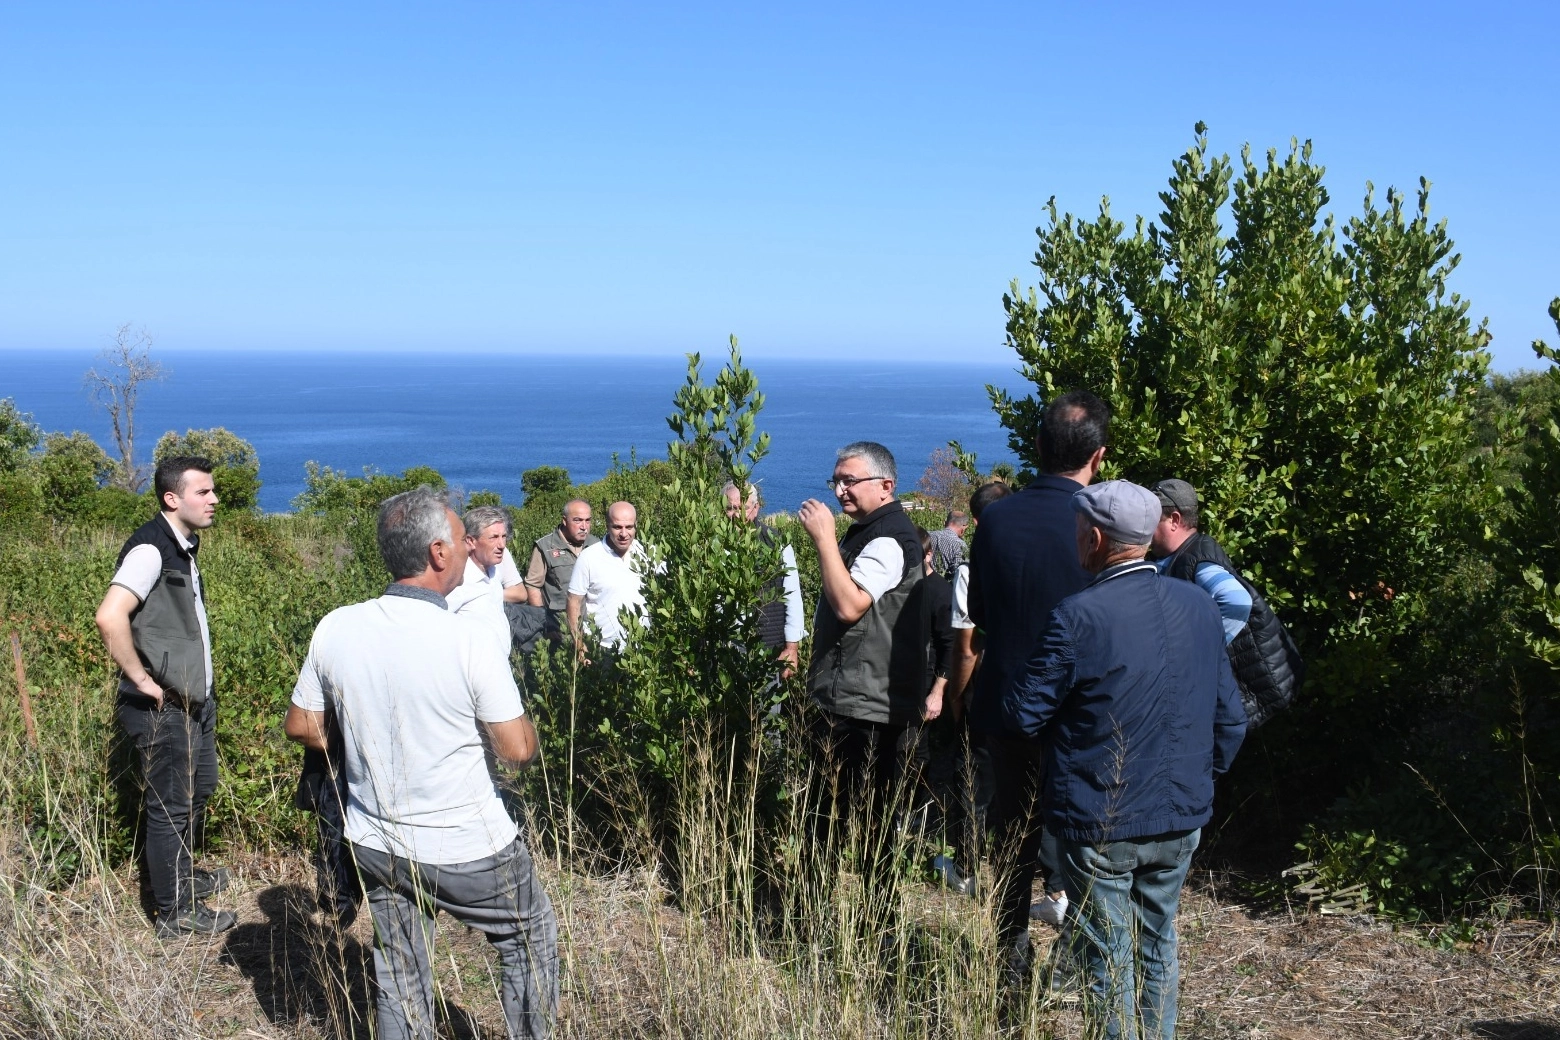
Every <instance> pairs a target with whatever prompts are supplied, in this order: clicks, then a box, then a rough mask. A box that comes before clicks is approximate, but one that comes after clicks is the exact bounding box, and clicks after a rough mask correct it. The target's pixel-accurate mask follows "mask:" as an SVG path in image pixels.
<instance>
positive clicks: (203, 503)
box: [97, 456, 237, 939]
mask: <svg viewBox="0 0 1560 1040" xmlns="http://www.w3.org/2000/svg"><path fill="white" fill-rule="evenodd" d="M153 487H154V489H155V490H156V493H157V501H158V503H159V504H160V505H161V506H162V510H161V512H160V513H159V514H158V515H157V516H155V517H153V518H152V519H151V520H150V521H148V522H147V523H145V524H143V525H142V526H141V527H140V528H139V529H137V530H136V532H135V533H134V534H132V535H131V536H130V538H129V540H128V541H126V542H125V545H124V548H123V549H121V550H120V552H119V566H118V570H117V571H115V573H114V577H113V583H112V584H111V585H110V586H109V589H108V594H107V595H106V596H104V597H103V602H102V604H101V605H100V606H99V607H98V611H97V626H98V631H99V632H100V633H102V636H103V642H104V644H105V645H106V646H107V647H108V653H109V656H110V657H112V658H113V659H114V663H115V664H117V665H118V666H119V700H118V705H117V707H116V709H115V714H116V716H117V717H118V720H119V725H120V726H121V727H122V728H123V729H124V731H125V734H126V735H127V736H128V737H129V738H130V739H131V741H133V742H134V744H135V748H136V751H137V753H138V755H139V758H140V763H141V773H142V776H143V778H144V781H145V785H146V798H145V813H146V835H145V842H146V872H147V876H148V880H149V881H150V882H151V887H152V894H153V896H154V898H155V900H156V903H157V916H156V921H155V925H156V929H157V935H158V936H159V937H160V938H164V939H168V938H174V937H177V936H179V935H181V934H184V933H189V932H194V933H201V934H208V935H210V934H215V933H218V932H223V931H226V930H227V929H229V928H231V927H233V925H234V924H236V923H237V918H236V917H234V915H233V914H232V913H230V912H229V911H226V910H213V909H212V908H211V907H209V906H207V905H206V903H205V899H207V898H208V897H210V896H213V895H215V894H216V893H218V892H220V891H222V890H223V889H224V888H226V887H227V883H228V873H227V871H226V870H222V869H218V870H216V871H214V872H207V871H198V870H196V869H195V868H194V858H193V856H194V850H195V847H196V846H197V845H198V844H199V843H200V840H201V836H202V830H203V827H204V823H205V815H206V800H207V799H208V798H210V797H211V793H212V792H213V791H214V790H216V786H217V741H216V727H217V705H216V701H215V700H214V699H213V697H212V674H211V634H210V630H209V629H208V628H207V625H206V597H205V593H204V590H203V589H202V586H201V580H200V568H199V566H198V565H197V564H196V562H195V556H196V553H197V552H198V551H199V549H200V535H199V534H197V533H196V532H198V531H202V530H205V529H206V528H208V527H210V526H211V525H212V522H213V521H214V519H215V517H216V509H217V492H216V488H215V486H214V484H213V483H212V479H211V463H210V462H209V461H207V460H206V459H203V458H198V457H194V456H177V457H174V458H171V459H165V460H164V461H163V462H161V463H160V464H159V465H158V466H157V472H156V474H155V476H154V477H153Z"/></svg>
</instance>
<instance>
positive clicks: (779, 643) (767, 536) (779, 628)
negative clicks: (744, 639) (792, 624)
mask: <svg viewBox="0 0 1560 1040" xmlns="http://www.w3.org/2000/svg"><path fill="white" fill-rule="evenodd" d="M757 526H758V537H759V538H760V539H761V540H762V541H763V543H764V544H765V545H766V546H768V547H769V548H771V549H774V550H775V551H776V553H778V552H779V551H780V549H781V548H783V546H784V544H785V543H784V542H782V541H781V539H780V532H778V531H776V530H775V529H774V528H773V527H771V526H770V525H769V524H766V523H764V522H763V521H762V520H760V521H759V522H758V524H757ZM758 636H759V638H760V639H761V640H763V642H764V645H765V646H767V647H769V649H771V650H780V649H782V648H783V647H784V646H785V569H784V568H783V567H782V568H781V570H780V573H779V574H777V575H775V577H774V578H773V579H771V580H770V581H768V582H766V583H765V585H764V592H763V599H762V600H761V601H760V603H759V607H758Z"/></svg>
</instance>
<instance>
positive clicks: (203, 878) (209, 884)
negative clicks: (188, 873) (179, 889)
mask: <svg viewBox="0 0 1560 1040" xmlns="http://www.w3.org/2000/svg"><path fill="white" fill-rule="evenodd" d="M232 883H233V875H232V874H230V873H228V868H227V867H218V868H217V869H216V870H201V869H200V868H199V867H197V868H196V869H195V877H194V879H193V883H192V884H191V885H190V888H191V889H192V890H193V891H194V893H195V898H196V899H210V898H211V897H212V896H214V895H216V894H217V893H219V892H226V891H227V888H228V886H229V885H231V884H232Z"/></svg>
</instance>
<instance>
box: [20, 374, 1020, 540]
mask: <svg viewBox="0 0 1560 1040" xmlns="http://www.w3.org/2000/svg"><path fill="white" fill-rule="evenodd" d="M153 356H154V357H155V358H156V360H158V361H160V362H161V363H162V365H163V367H164V369H165V370H166V372H167V378H166V379H165V380H164V381H163V382H160V383H152V384H147V385H146V386H145V388H144V390H143V392H142V395H141V399H140V405H139V409H138V411H137V413H136V419H137V421H136V447H137V457H138V458H139V459H141V460H143V461H144V460H147V459H149V458H150V457H151V452H152V447H153V446H154V445H155V444H156V443H157V438H158V437H159V436H161V435H162V434H163V433H164V432H165V431H167V430H178V431H181V432H182V431H183V430H186V429H190V428H207V427H213V426H223V427H226V428H227V429H229V430H231V431H233V432H234V433H236V434H238V435H239V436H240V437H243V438H244V439H245V440H247V441H249V442H250V443H251V444H253V445H254V446H255V450H256V451H257V452H258V453H259V456H260V478H261V480H262V482H263V485H262V487H261V491H260V504H261V506H262V508H264V509H265V510H267V511H270V512H279V511H284V510H287V509H290V508H291V504H292V500H293V498H294V497H295V496H296V495H297V494H298V493H299V492H300V491H302V490H303V481H304V463H305V461H308V460H313V461H315V462H319V463H321V464H323V465H326V466H330V467H332V468H334V469H338V470H344V471H346V472H347V473H348V474H349V475H353V476H356V475H359V474H361V473H362V472H363V470H364V468H365V467H373V468H375V469H378V470H381V471H384V472H390V473H393V472H399V471H401V470H404V469H406V468H407V467H409V466H416V465H428V466H432V467H433V468H435V469H437V470H438V471H439V472H440V473H442V474H443V475H444V477H445V479H446V480H448V481H449V482H450V484H451V485H452V486H454V487H457V488H460V489H463V490H465V491H477V490H483V489H486V490H491V491H497V492H499V493H500V494H501V495H503V497H504V499H505V500H506V501H509V502H519V501H520V500H521V498H522V495H521V493H520V474H521V472H522V471H524V470H527V469H530V468H532V467H534V466H542V465H549V466H562V467H564V468H565V469H567V470H568V471H569V475H570V477H572V478H573V479H574V480H575V481H576V482H581V483H583V482H586V481H591V480H596V479H598V478H600V477H601V476H602V475H604V474H605V473H606V472H607V471H608V470H609V469H610V468H611V465H612V458H613V455H614V453H616V454H617V455H618V456H619V457H621V458H622V459H623V460H625V461H627V460H628V459H629V457H630V454H631V453H637V455H638V457H639V458H640V459H647V458H664V457H665V456H666V444H667V442H668V441H669V440H671V439H672V434H671V431H670V430H669V429H668V428H667V425H666V416H667V415H669V414H670V413H671V411H672V395H673V394H674V393H675V392H676V391H677V389H678V387H680V386H681V385H682V384H683V380H684V376H685V374H686V370H687V362H686V360H685V359H684V358H682V357H681V356H678V357H654V358H648V357H610V356H583V357H579V356H571V357H564V356H547V355H505V354H469V355H463V354H459V353H432V352H430V353H426V354H420V353H381V354H373V353H363V352H326V351H308V352H303V351H297V352H284V351H265V352H230V351H220V352H219V351H211V352H190V351H177V352H175V351H163V352H158V353H154V355H153ZM95 360H96V359H95V357H94V355H93V354H92V353H90V352H85V351H83V352H79V353H77V352H69V351H25V350H11V351H3V352H0V398H5V397H9V398H13V399H14V400H15V401H16V405H17V407H18V408H20V409H21V410H22V411H24V412H30V413H32V415H33V419H34V421H35V422H37V423H38V424H39V425H41V426H42V427H43V428H44V429H45V430H64V431H70V430H84V431H86V432H87V433H89V434H91V435H92V437H93V438H94V439H96V440H97V441H98V443H99V444H102V445H104V447H105V448H110V452H111V453H112V449H111V444H112V438H111V436H110V433H109V424H108V418H107V416H106V415H105V414H104V413H103V412H102V411H101V410H99V409H97V408H95V407H94V406H93V405H92V403H91V401H90V400H89V398H88V397H87V394H86V392H85V390H84V388H83V384H82V376H83V374H84V373H85V372H86V370H87V369H88V368H89V367H91V366H92V365H93V364H94V363H95ZM722 360H724V358H723V357H722V358H719V359H717V358H711V357H708V356H706V359H705V365H704V379H705V382H707V383H710V382H713V381H714V378H715V375H716V373H717V372H718V371H719V367H720V361H722ZM747 364H748V366H749V367H750V368H751V369H752V370H753V372H754V373H755V374H756V375H757V376H758V381H759V389H760V390H762V391H763V393H764V395H765V398H766V401H765V407H764V410H763V411H762V412H761V413H760V414H759V417H758V428H759V429H760V430H763V431H767V432H768V433H769V435H770V451H769V455H768V456H767V457H766V458H765V459H764V460H763V461H762V462H760V463H759V465H758V468H757V470H756V471H755V474H754V475H755V479H756V480H757V481H758V482H759V484H760V485H761V486H762V487H763V489H764V497H765V500H766V508H768V509H771V510H788V511H790V510H795V509H796V507H797V506H798V505H799V504H800V503H801V502H802V501H803V500H804V499H806V498H809V497H820V498H825V499H826V500H827V499H828V496H827V494H826V492H825V490H824V486H823V483H824V481H825V480H826V479H827V478H828V477H829V475H830V473H831V472H832V469H833V465H834V450H835V449H836V448H838V447H839V446H841V445H843V444H846V443H848V442H850V441H853V440H876V441H881V442H882V443H883V444H886V445H887V446H888V447H889V449H890V450H891V451H893V453H894V455H895V458H896V460H897V461H898V464H899V479H900V485H901V487H902V488H903V489H904V490H912V489H914V487H915V484H916V482H917V480H918V479H919V478H920V475H921V473H922V471H923V470H924V469H925V468H926V465H927V462H928V460H929V458H930V456H931V454H932V452H933V451H934V450H935V449H937V448H939V447H942V446H943V445H945V444H946V443H947V442H948V441H949V440H955V439H956V440H959V441H960V442H962V444H963V445H964V448H965V450H967V451H973V452H975V453H976V455H977V457H978V459H979V461H980V464H981V466H982V467H983V468H987V469H989V468H990V467H991V465H992V464H994V463H996V462H999V461H1008V462H1016V461H1017V460H1016V459H1015V457H1014V456H1013V454H1012V452H1011V451H1009V450H1008V446H1007V434H1006V431H1004V430H1003V429H1002V428H1001V427H1000V426H998V424H997V420H996V416H995V414H994V413H993V412H992V411H991V405H990V401H989V400H988V398H987V395H986V389H985V388H986V384H988V383H993V384H996V385H998V386H1001V387H1004V388H1006V389H1008V390H1009V391H1010V392H1013V393H1015V394H1024V393H1027V392H1028V390H1029V384H1028V383H1027V382H1026V381H1025V380H1023V379H1022V378H1021V377H1020V376H1019V375H1018V374H1017V372H1016V369H1015V367H1013V366H1001V365H976V364H969V365H962V364H946V363H919V362H896V361H855V362H846V361H820V360H816V359H809V360H788V361H762V362H755V361H752V360H751V359H748V360H747Z"/></svg>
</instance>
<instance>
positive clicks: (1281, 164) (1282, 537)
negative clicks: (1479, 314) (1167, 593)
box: [992, 124, 1489, 666]
mask: <svg viewBox="0 0 1560 1040" xmlns="http://www.w3.org/2000/svg"><path fill="white" fill-rule="evenodd" d="M1311 154H1312V153H1311V145H1310V143H1309V142H1307V143H1305V144H1304V145H1299V144H1296V143H1294V142H1291V146H1290V149H1289V152H1288V154H1287V155H1285V156H1283V157H1280V156H1279V155H1278V153H1277V152H1276V151H1271V150H1270V151H1269V152H1268V153H1267V155H1266V157H1265V159H1264V160H1263V161H1260V162H1259V161H1256V160H1254V159H1253V157H1252V153H1251V150H1250V148H1249V146H1248V147H1247V148H1246V149H1245V150H1244V151H1243V152H1242V155H1241V159H1240V162H1239V164H1238V165H1237V164H1235V163H1232V162H1231V160H1230V159H1229V157H1228V156H1225V155H1213V154H1211V153H1210V152H1209V149H1208V140H1207V136H1206V128H1205V127H1204V126H1202V124H1198V126H1197V139H1196V143H1195V144H1194V145H1193V147H1192V148H1191V149H1190V150H1188V151H1187V152H1186V153H1185V154H1184V155H1183V156H1181V157H1180V158H1179V159H1177V160H1175V162H1174V163H1173V164H1172V175H1171V178H1170V181H1169V184H1168V186H1167V188H1166V190H1165V191H1164V192H1162V193H1161V194H1160V199H1161V201H1162V202H1163V204H1164V210H1163V212H1162V213H1161V214H1160V216H1159V219H1158V221H1157V223H1155V222H1148V221H1145V220H1144V219H1143V218H1142V217H1139V218H1137V220H1136V222H1135V224H1134V227H1133V229H1132V231H1131V232H1130V233H1129V232H1128V230H1127V227H1126V225H1125V224H1123V223H1122V222H1120V221H1118V220H1116V219H1114V218H1113V217H1112V216H1111V213H1110V207H1109V201H1108V200H1105V201H1104V202H1102V203H1101V206H1100V211H1099V215H1098V216H1097V217H1096V218H1095V219H1094V220H1092V221H1090V220H1084V219H1082V218H1077V217H1074V216H1073V215H1072V214H1070V213H1069V214H1060V215H1059V214H1058V212H1057V208H1056V204H1055V200H1054V199H1053V200H1052V201H1051V203H1050V204H1049V205H1048V209H1047V212H1048V215H1049V223H1048V225H1047V226H1044V227H1041V228H1039V229H1037V234H1038V236H1039V246H1038V248H1037V250H1036V253H1035V260H1034V263H1035V267H1036V268H1037V269H1038V272H1039V277H1038V284H1037V286H1036V287H1035V288H1033V289H1030V290H1029V291H1028V292H1021V291H1020V290H1019V287H1018V283H1017V282H1015V283H1014V284H1013V286H1012V289H1011V291H1010V292H1009V293H1008V294H1007V295H1006V296H1005V297H1004V298H1003V302H1004V306H1005V307H1006V310H1007V318H1008V320H1007V336H1008V342H1009V344H1010V345H1011V346H1012V347H1013V349H1014V350H1015V351H1016V352H1017V353H1018V355H1019V357H1020V359H1021V360H1022V362H1023V372H1024V374H1025V376H1026V377H1027V378H1029V379H1030V380H1031V381H1032V382H1033V383H1034V384H1035V390H1036V392H1035V393H1034V394H1033V395H1032V396H1028V397H1025V398H1021V399H1015V398H1012V397H1010V396H1009V395H1007V394H1006V393H1004V392H1002V391H999V390H995V389H993V390H992V398H993V403H994V405H995V406H996V409H997V412H998V414H999V416H1000V417H1001V421H1002V423H1003V424H1004V425H1005V426H1006V427H1007V428H1008V429H1009V431H1010V432H1011V437H1010V442H1011V444H1012V447H1013V450H1014V451H1015V452H1017V453H1018V454H1019V456H1020V458H1021V459H1023V460H1024V461H1025V462H1026V463H1027V464H1028V465H1029V466H1031V467H1035V466H1037V465H1038V457H1037V451H1036V445H1035V433H1036V431H1037V429H1038V426H1037V424H1038V419H1039V415H1040V412H1041V408H1042V406H1043V404H1044V402H1045V401H1046V400H1047V399H1048V398H1050V397H1051V396H1052V395H1053V394H1056V393H1060V392H1064V391H1066V390H1069V389H1073V388H1084V389H1089V390H1092V391H1094V392H1095V393H1097V394H1099V395H1100V396H1101V397H1102V398H1104V399H1105V400H1107V401H1108V402H1109V403H1110V404H1111V405H1112V407H1113V408H1114V409H1115V417H1114V419H1113V420H1112V427H1111V440H1112V444H1111V451H1110V454H1109V455H1108V456H1107V460H1106V461H1107V464H1108V466H1109V468H1110V473H1111V475H1116V476H1125V477H1130V478H1133V479H1136V480H1139V481H1150V480H1153V479H1156V478H1160V477H1166V476H1178V477H1181V478H1183V479H1185V480H1188V481H1190V482H1191V483H1192V484H1194V485H1195V486H1196V487H1197V488H1198V490H1199V492H1200V493H1201V495H1202V497H1203V499H1204V502H1205V507H1204V508H1205V517H1206V527H1207V528H1208V529H1209V530H1210V533H1212V534H1213V535H1214V536H1215V537H1217V538H1219V540H1220V541H1221V542H1222V543H1223V544H1224V545H1225V546H1226V548H1227V549H1228V550H1229V552H1230V553H1231V555H1232V556H1234V558H1235V559H1236V561H1237V562H1239V563H1240V564H1241V565H1242V567H1243V568H1245V569H1246V570H1248V572H1250V573H1251V574H1252V575H1253V576H1254V577H1255V578H1256V580H1257V581H1258V582H1259V583H1260V584H1261V585H1262V586H1263V587H1264V588H1265V589H1266V590H1267V591H1268V593H1269V595H1270V597H1271V598H1272V599H1273V600H1274V601H1275V604H1276V605H1277V606H1279V607H1280V608H1287V609H1285V613H1286V616H1287V617H1289V618H1290V619H1291V621H1293V622H1295V623H1296V624H1298V626H1299V627H1300V628H1301V629H1302V630H1303V631H1304V632H1305V633H1306V634H1307V635H1308V639H1307V643H1308V645H1309V647H1310V648H1311V649H1312V650H1313V651H1314V650H1316V649H1317V648H1318V647H1319V646H1321V645H1323V644H1326V643H1328V642H1331V641H1335V640H1339V639H1350V640H1353V639H1361V638H1363V639H1366V640H1373V639H1374V638H1375V637H1376V636H1377V635H1379V634H1381V633H1382V626H1383V623H1385V626H1386V628H1387V629H1390V628H1391V623H1390V618H1391V616H1392V615H1393V613H1394V607H1393V601H1398V607H1399V608H1401V606H1402V601H1403V598H1404V597H1412V596H1413V595H1414V594H1415V592H1416V591H1417V590H1418V589H1419V588H1420V586H1421V581H1420V576H1421V574H1422V573H1423V571H1424V569H1425V568H1427V567H1429V566H1432V565H1433V563H1434V561H1435V560H1436V559H1437V558H1438V557H1439V556H1440V555H1441V552H1442V549H1443V548H1444V532H1445V530H1446V523H1445V520H1446V517H1445V514H1444V512H1443V506H1444V504H1445V503H1446V502H1447V501H1449V500H1452V499H1455V498H1458V497H1465V496H1466V494H1467V492H1468V488H1467V485H1466V477H1465V471H1464V467H1463V463H1464V461H1465V457H1466V454H1467V444H1468V424H1469V400H1470V398H1471V396H1472V395H1473V394H1474V393H1475V392H1476V390H1477V388H1478V387H1479V386H1480V385H1481V383H1482V380H1483V376H1484V372H1485V369H1486V367H1487V364H1488V356H1487V354H1486V353H1485V352H1484V350H1483V347H1484V345H1485V344H1486V342H1487V341H1488V339H1489V336H1488V333H1487V332H1486V331H1485V328H1484V326H1483V325H1480V326H1478V327H1477V328H1475V327H1474V326H1473V325H1472V323H1471V322H1470V320H1469V317H1468V305H1467V303H1466V302H1465V301H1463V300H1461V299H1460V298H1459V297H1458V296H1457V295H1456V294H1454V293H1450V292H1449V291H1448V289H1447V287H1446V280H1447V277H1448V276H1449V275H1450V274H1451V272H1452V271H1453V270H1454V269H1455V268H1456V266H1457V263H1458V259H1459V258H1458V256H1457V255H1456V254H1455V253H1454V252H1453V246H1452V241H1451V239H1450V237H1449V236H1448V234H1447V230H1446V223H1445V221H1440V222H1432V220H1431V218H1430V211H1429V185H1428V183H1426V182H1424V181H1421V182H1420V189H1419V193H1418V196H1417V200H1416V201H1414V202H1412V203H1411V202H1409V200H1407V199H1406V198H1405V197H1404V195H1403V194H1402V193H1401V192H1399V191H1397V190H1396V189H1392V190H1389V191H1388V192H1387V193H1386V204H1385V206H1378V204H1377V202H1376V198H1375V193H1374V191H1373V190H1372V189H1370V188H1369V187H1368V186H1367V190H1366V193H1365V198H1364V202H1363V205H1362V210H1361V212H1360V214H1359V215H1357V216H1353V217H1350V218H1349V219H1348V220H1347V221H1345V222H1344V223H1343V224H1342V225H1341V227H1340V226H1339V224H1338V222H1337V220H1336V218H1335V217H1334V216H1332V215H1331V214H1330V213H1328V212H1327V211H1326V207H1327V206H1328V203H1329V201H1330V196H1329V194H1328V192H1327V189H1326V188H1325V187H1324V186H1323V183H1322V177H1323V173H1324V170H1323V168H1322V167H1321V166H1319V165H1317V164H1315V163H1314V162H1313V161H1312V157H1311ZM1388 590H1390V592H1389V591H1388ZM1369 656H1370V655H1368V654H1366V655H1358V656H1357V660H1356V664H1357V665H1361V666H1363V665H1365V663H1366V660H1367V659H1368V657H1369Z"/></svg>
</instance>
